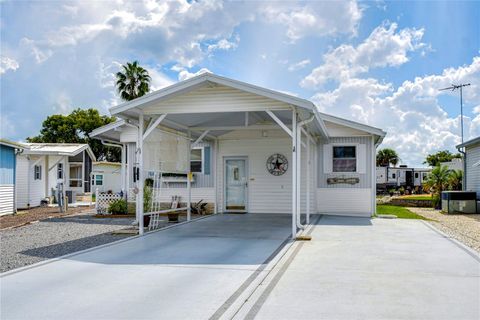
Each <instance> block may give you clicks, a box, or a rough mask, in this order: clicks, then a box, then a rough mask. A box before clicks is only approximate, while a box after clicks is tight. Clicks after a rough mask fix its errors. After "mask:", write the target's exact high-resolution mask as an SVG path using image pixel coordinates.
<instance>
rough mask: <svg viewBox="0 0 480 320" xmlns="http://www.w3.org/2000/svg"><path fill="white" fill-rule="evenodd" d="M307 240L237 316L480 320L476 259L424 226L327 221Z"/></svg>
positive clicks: (379, 221)
mask: <svg viewBox="0 0 480 320" xmlns="http://www.w3.org/2000/svg"><path fill="white" fill-rule="evenodd" d="M312 236H313V241H311V242H303V243H299V242H297V243H295V245H293V246H292V247H291V248H290V250H289V253H288V255H287V256H288V259H287V256H286V257H285V259H284V260H285V261H287V260H290V263H288V261H287V262H285V263H283V262H281V263H280V264H279V265H278V266H277V267H276V268H275V269H274V271H273V272H272V273H271V276H269V278H267V279H269V280H268V281H266V282H265V283H264V284H263V286H262V287H263V288H267V289H265V290H263V291H262V292H256V297H255V298H252V299H251V300H254V301H251V302H250V304H249V305H248V307H247V306H245V307H244V308H243V310H242V312H239V313H238V314H237V319H252V318H255V319H329V320H335V319H348V320H352V319H382V320H384V319H409V320H410V319H422V320H425V319H435V320H437V319H448V320H451V319H461V320H467V319H472V320H478V319H480V262H479V257H478V255H476V253H473V251H471V252H470V251H468V249H464V248H462V247H461V245H458V244H456V243H454V242H452V241H451V240H450V239H448V238H446V237H445V236H443V235H441V234H439V233H437V232H436V231H434V230H432V229H431V228H429V227H428V225H426V224H424V223H423V222H421V221H418V220H400V219H396V220H385V219H373V220H370V219H362V218H345V217H331V216H330V217H328V216H325V217H323V218H322V219H321V220H320V222H319V224H318V225H317V226H316V227H315V228H314V229H313V232H312ZM280 265H281V266H280Z"/></svg>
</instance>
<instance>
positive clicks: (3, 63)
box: [0, 56, 20, 74]
mask: <svg viewBox="0 0 480 320" xmlns="http://www.w3.org/2000/svg"><path fill="white" fill-rule="evenodd" d="M19 67H20V65H19V64H18V62H17V61H16V60H14V59H12V58H9V57H3V56H2V57H0V74H4V73H5V72H7V71H8V70H12V71H15V70H17V69H18V68H19Z"/></svg>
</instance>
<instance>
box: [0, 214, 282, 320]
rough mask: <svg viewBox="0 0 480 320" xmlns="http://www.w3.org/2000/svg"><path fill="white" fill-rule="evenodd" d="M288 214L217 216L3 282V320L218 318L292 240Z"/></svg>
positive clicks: (8, 276) (4, 278)
mask: <svg viewBox="0 0 480 320" xmlns="http://www.w3.org/2000/svg"><path fill="white" fill-rule="evenodd" d="M290 221H291V220H290V216H289V215H255V214H246V215H218V216H212V217H208V218H206V219H201V220H197V221H194V222H192V223H188V224H184V225H181V226H177V227H174V228H171V229H167V230H163V231H159V232H155V233H151V234H148V235H146V236H145V237H142V238H135V239H130V240H127V241H124V242H121V243H116V244H113V245H109V246H106V247H103V248H98V249H94V250H91V251H89V252H85V253H81V254H78V255H74V256H70V257H67V258H63V259H61V260H58V261H54V262H51V263H47V264H44V265H40V266H35V267H33V268H29V269H26V270H23V271H20V272H17V273H8V274H6V275H3V276H2V278H1V283H0V284H1V318H2V319H208V318H209V317H212V318H219V317H220V316H222V315H223V312H224V311H225V310H227V309H228V308H229V307H230V306H231V304H232V303H233V302H234V301H235V300H236V299H237V298H238V297H239V296H240V295H241V294H242V293H244V291H245V288H246V287H247V286H248V285H250V284H251V283H252V282H254V280H255V279H256V278H258V277H259V276H261V275H262V274H265V273H267V271H268V268H267V263H268V262H270V260H271V259H272V257H274V256H275V255H276V253H277V252H278V250H280V249H281V248H282V245H285V244H286V243H287V238H288V237H289V235H290V230H291V229H290Z"/></svg>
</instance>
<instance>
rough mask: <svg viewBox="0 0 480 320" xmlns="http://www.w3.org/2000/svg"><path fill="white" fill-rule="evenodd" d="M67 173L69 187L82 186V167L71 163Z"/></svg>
mask: <svg viewBox="0 0 480 320" xmlns="http://www.w3.org/2000/svg"><path fill="white" fill-rule="evenodd" d="M69 173H70V176H69V180H70V187H72V188H80V187H81V186H82V165H81V164H76V163H71V164H70V170H69Z"/></svg>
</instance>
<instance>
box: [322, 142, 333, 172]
mask: <svg viewBox="0 0 480 320" xmlns="http://www.w3.org/2000/svg"><path fill="white" fill-rule="evenodd" d="M332 167H333V147H332V145H331V144H324V145H323V173H332V171H333V168H332Z"/></svg>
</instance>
